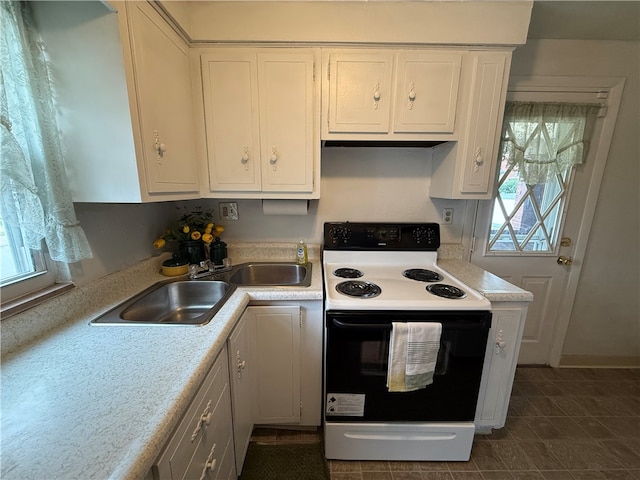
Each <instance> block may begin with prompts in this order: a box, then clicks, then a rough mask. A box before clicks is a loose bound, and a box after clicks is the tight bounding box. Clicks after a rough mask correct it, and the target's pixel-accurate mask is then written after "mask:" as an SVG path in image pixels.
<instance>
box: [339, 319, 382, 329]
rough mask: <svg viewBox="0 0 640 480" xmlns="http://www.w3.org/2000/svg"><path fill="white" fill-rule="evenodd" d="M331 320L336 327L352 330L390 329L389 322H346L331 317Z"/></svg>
mask: <svg viewBox="0 0 640 480" xmlns="http://www.w3.org/2000/svg"><path fill="white" fill-rule="evenodd" d="M331 322H332V323H333V325H335V326H336V327H338V328H351V329H354V330H355V329H357V330H391V324H390V323H346V322H341V321H340V320H336V319H335V318H332V319H331Z"/></svg>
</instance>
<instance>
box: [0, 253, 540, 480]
mask: <svg viewBox="0 0 640 480" xmlns="http://www.w3.org/2000/svg"><path fill="white" fill-rule="evenodd" d="M247 251H248V252H252V253H253V254H254V255H255V252H256V250H255V248H249V249H248V250H247ZM274 252H275V250H274ZM262 253H263V254H262V255H261V256H260V258H253V260H254V261H272V260H276V261H280V260H282V259H281V258H276V256H277V255H276V254H275V253H273V252H271V253H269V252H266V254H265V252H264V251H263V252H262ZM234 256H235V257H236V258H239V259H241V255H239V254H238V252H235V253H234ZM310 259H311V262H312V264H313V278H312V284H311V286H310V287H306V288H303V287H300V288H298V287H281V288H264V287H263V288H239V289H237V290H236V291H235V292H234V294H233V295H232V297H231V298H230V299H229V301H228V302H227V303H226V304H225V305H224V307H223V308H222V309H221V310H220V311H219V312H218V313H217V314H216V316H215V317H214V318H213V319H212V321H211V322H209V323H208V324H207V325H205V326H201V327H194V326H92V325H89V321H90V320H91V319H93V318H95V317H96V316H98V315H99V314H100V313H102V312H104V311H106V310H108V309H109V308H111V307H113V306H115V305H117V304H118V303H120V302H121V301H122V300H124V299H126V298H128V297H129V296H130V295H132V294H133V293H136V292H138V291H140V290H142V289H143V288H145V287H146V286H148V285H150V284H152V283H155V282H156V281H159V280H163V279H166V277H163V276H162V275H160V274H159V273H158V270H159V265H160V263H161V260H160V259H158V258H152V259H150V260H147V261H145V262H142V263H141V264H139V265H137V266H135V267H133V268H132V269H129V270H126V271H124V272H117V273H115V274H111V275H108V276H107V277H105V278H104V279H100V280H98V281H96V282H93V283H92V284H91V285H87V286H84V287H81V288H78V289H76V290H75V291H73V292H70V293H68V294H66V295H65V296H64V298H63V299H58V300H56V301H52V302H49V304H48V305H46V306H43V307H40V308H39V309H38V308H36V309H37V312H38V314H34V312H31V313H30V314H28V315H24V316H23V318H22V319H20V320H21V321H22V322H23V326H22V327H21V328H18V327H16V322H6V323H5V322H4V321H3V322H2V325H1V327H2V335H3V358H2V372H1V375H2V377H1V378H2V384H1V386H2V390H1V394H2V404H1V408H2V437H1V453H2V471H1V475H0V476H1V477H2V478H3V479H11V478H16V479H27V478H38V479H41V478H56V479H75V478H82V479H90V478H96V479H107V478H112V479H129V478H131V479H133V478H143V477H144V476H145V474H146V473H147V472H148V470H149V469H150V467H151V465H152V464H153V462H154V460H155V459H156V457H157V456H158V455H159V453H160V452H161V449H162V447H163V446H164V443H165V442H166V440H167V439H168V438H169V436H170V434H171V432H172V431H173V429H174V428H175V426H176V425H177V423H178V421H179V420H180V416H181V415H182V413H183V412H184V411H185V409H186V408H187V406H188V405H189V401H190V400H191V398H192V396H193V395H194V394H195V392H196V390H197V388H198V386H199V384H200V382H201V381H202V379H203V378H204V376H205V375H206V373H207V371H208V369H209V367H210V366H211V364H212V363H213V361H214V360H215V358H216V357H217V355H218V354H219V352H220V350H221V348H222V347H223V345H224V342H225V340H226V338H227V337H228V335H229V333H230V332H231V330H232V329H233V326H234V325H235V323H236V322H237V320H238V319H239V318H240V316H241V315H242V312H243V311H244V309H245V307H246V306H247V305H248V304H249V302H250V301H278V300H294V301H321V300H322V268H321V264H320V261H319V257H318V256H315V257H314V255H313V252H312V251H311V250H310ZM244 261H247V260H242V259H241V261H239V262H238V263H242V262H244ZM439 263H440V262H439ZM441 266H442V267H443V268H444V269H446V270H448V271H449V272H450V273H451V274H453V275H454V276H456V277H458V278H459V279H460V280H462V281H463V282H464V283H467V284H468V285H469V286H472V287H474V288H477V289H478V290H480V291H481V292H482V293H484V294H485V295H486V296H487V297H488V298H489V299H490V300H492V301H530V300H531V294H530V293H528V292H525V291H523V290H521V289H519V288H517V287H514V286H513V285H510V284H508V283H507V282H504V281H503V280H501V279H499V278H498V277H496V276H494V275H491V274H489V273H487V272H484V271H483V270H481V269H478V268H477V267H474V266H472V265H470V264H469V263H467V262H463V261H461V260H442V263H441ZM61 310H63V311H64V314H61ZM61 316H63V317H64V318H65V321H64V322H63V323H61V324H60V325H57V326H53V327H51V328H50V329H49V330H48V331H47V332H45V333H42V334H40V335H38V336H37V337H36V338H34V339H31V340H29V341H26V340H25V338H21V337H23V336H25V335H33V332H31V333H28V331H29V330H31V329H33V328H36V327H35V324H36V323H38V324H40V323H44V324H46V323H47V322H48V321H49V322H50V321H52V320H51V317H61ZM10 320H12V319H10ZM25 332H27V333H25ZM7 352H9V353H7Z"/></svg>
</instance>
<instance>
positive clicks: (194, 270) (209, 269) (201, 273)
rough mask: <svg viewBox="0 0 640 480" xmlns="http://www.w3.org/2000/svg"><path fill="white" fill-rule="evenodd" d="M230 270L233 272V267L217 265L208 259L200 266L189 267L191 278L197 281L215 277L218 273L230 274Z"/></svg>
mask: <svg viewBox="0 0 640 480" xmlns="http://www.w3.org/2000/svg"><path fill="white" fill-rule="evenodd" d="M199 269H201V270H199ZM229 270H231V267H226V266H225V265H215V264H214V263H213V262H212V261H211V260H209V259H207V260H203V261H202V262H200V265H195V264H193V265H189V278H190V279H191V280H196V279H198V278H204V277H209V276H211V275H215V274H216V273H222V272H228V271H229Z"/></svg>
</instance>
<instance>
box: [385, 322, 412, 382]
mask: <svg viewBox="0 0 640 480" xmlns="http://www.w3.org/2000/svg"><path fill="white" fill-rule="evenodd" d="M408 333H409V329H408V328H407V324H406V323H402V322H392V324H391V335H390V337H389V360H388V362H387V388H388V389H389V391H390V392H406V391H408V390H407V386H406V382H405V377H406V370H407V336H408Z"/></svg>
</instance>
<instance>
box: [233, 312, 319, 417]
mask: <svg viewBox="0 0 640 480" xmlns="http://www.w3.org/2000/svg"><path fill="white" fill-rule="evenodd" d="M245 315H246V319H247V322H248V327H249V338H250V346H251V354H250V355H251V358H252V365H253V367H254V370H253V374H252V375H253V381H254V386H253V395H252V402H253V407H252V411H253V420H254V423H255V424H256V425H287V426H305V427H319V426H320V424H321V411H322V334H323V333H322V302H320V301H301V302H264V303H260V304H258V303H256V304H252V305H250V306H249V307H247V310H246V312H245Z"/></svg>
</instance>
